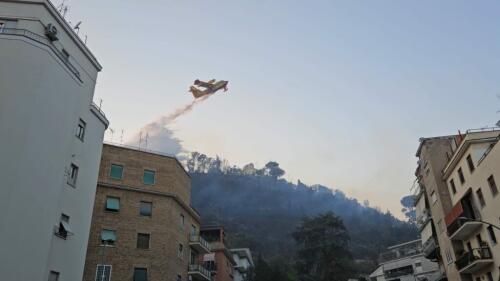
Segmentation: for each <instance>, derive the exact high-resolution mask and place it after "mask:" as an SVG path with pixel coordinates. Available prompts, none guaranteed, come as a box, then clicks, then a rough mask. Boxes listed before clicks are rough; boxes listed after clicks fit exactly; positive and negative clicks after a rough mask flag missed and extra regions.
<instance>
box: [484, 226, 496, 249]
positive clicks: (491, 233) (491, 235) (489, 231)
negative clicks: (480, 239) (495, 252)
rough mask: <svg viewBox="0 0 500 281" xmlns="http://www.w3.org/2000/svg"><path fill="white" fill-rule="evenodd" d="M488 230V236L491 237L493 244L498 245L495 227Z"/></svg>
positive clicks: (489, 227)
mask: <svg viewBox="0 0 500 281" xmlns="http://www.w3.org/2000/svg"><path fill="white" fill-rule="evenodd" d="M486 229H487V230H488V235H489V236H490V240H491V244H493V245H496V244H497V237H496V236H495V230H494V229H493V226H491V225H490V226H488V227H487V228H486Z"/></svg>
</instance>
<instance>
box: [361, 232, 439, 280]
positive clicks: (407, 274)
mask: <svg viewBox="0 0 500 281" xmlns="http://www.w3.org/2000/svg"><path fill="white" fill-rule="evenodd" d="M439 275H440V272H439V267H438V264H437V263H435V262H432V261H430V260H428V259H426V258H425V257H424V253H423V252H422V241H421V240H420V239H419V240H414V241H410V242H406V243H402V244H398V245H394V246H391V247H389V248H388V251H387V252H385V253H382V254H381V255H380V264H379V267H378V268H377V269H376V270H375V271H374V272H372V273H371V274H370V280H372V281H415V280H418V281H433V280H436V279H437V278H438V277H439Z"/></svg>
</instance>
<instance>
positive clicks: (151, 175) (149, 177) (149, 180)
mask: <svg viewBox="0 0 500 281" xmlns="http://www.w3.org/2000/svg"><path fill="white" fill-rule="evenodd" d="M142 179H143V181H144V184H148V185H153V184H155V171H151V170H144V175H143V177H142Z"/></svg>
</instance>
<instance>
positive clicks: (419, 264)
mask: <svg viewBox="0 0 500 281" xmlns="http://www.w3.org/2000/svg"><path fill="white" fill-rule="evenodd" d="M415 271H416V272H417V273H421V272H422V262H420V260H417V261H416V262H415Z"/></svg>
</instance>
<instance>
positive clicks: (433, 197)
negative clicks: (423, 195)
mask: <svg viewBox="0 0 500 281" xmlns="http://www.w3.org/2000/svg"><path fill="white" fill-rule="evenodd" d="M437 200H438V198H437V194H436V192H434V191H432V193H431V202H432V204H435V203H436V202H437Z"/></svg>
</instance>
